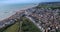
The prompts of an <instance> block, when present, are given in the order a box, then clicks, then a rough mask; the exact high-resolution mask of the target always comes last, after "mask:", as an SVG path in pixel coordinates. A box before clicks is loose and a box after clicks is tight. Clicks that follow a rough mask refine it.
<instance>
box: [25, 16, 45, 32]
mask: <svg viewBox="0 0 60 32" xmlns="http://www.w3.org/2000/svg"><path fill="white" fill-rule="evenodd" d="M26 18H28V19H30V20H31V22H33V23H34V25H36V26H37V27H38V28H39V29H40V30H41V31H42V32H44V29H43V28H42V27H41V26H40V25H39V23H36V22H35V21H34V20H33V19H32V18H31V17H29V16H26Z"/></svg>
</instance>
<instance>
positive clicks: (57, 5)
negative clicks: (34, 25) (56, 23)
mask: <svg viewBox="0 0 60 32" xmlns="http://www.w3.org/2000/svg"><path fill="white" fill-rule="evenodd" d="M37 7H38V8H40V7H43V8H59V9H60V2H42V3H39V5H38V6H37Z"/></svg>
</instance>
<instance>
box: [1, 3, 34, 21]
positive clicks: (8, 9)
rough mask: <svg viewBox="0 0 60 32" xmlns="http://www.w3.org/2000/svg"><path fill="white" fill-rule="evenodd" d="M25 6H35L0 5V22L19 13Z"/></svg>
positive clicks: (29, 4)
mask: <svg viewBox="0 0 60 32" xmlns="http://www.w3.org/2000/svg"><path fill="white" fill-rule="evenodd" d="M27 6H32V7H33V6H35V4H31V3H28V4H4V5H0V21H1V20H4V19H6V18H8V17H10V16H12V15H13V14H15V13H16V12H17V11H19V10H20V9H22V8H25V7H27Z"/></svg>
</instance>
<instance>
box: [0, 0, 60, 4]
mask: <svg viewBox="0 0 60 32" xmlns="http://www.w3.org/2000/svg"><path fill="white" fill-rule="evenodd" d="M59 1H60V0H0V4H15V3H40V2H59Z"/></svg>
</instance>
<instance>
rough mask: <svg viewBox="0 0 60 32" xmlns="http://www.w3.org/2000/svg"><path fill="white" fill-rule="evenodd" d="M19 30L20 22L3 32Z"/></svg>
mask: <svg viewBox="0 0 60 32" xmlns="http://www.w3.org/2000/svg"><path fill="white" fill-rule="evenodd" d="M18 29H19V22H16V23H15V24H14V25H12V26H10V27H8V28H7V29H5V30H4V31H3V32H17V31H18Z"/></svg>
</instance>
